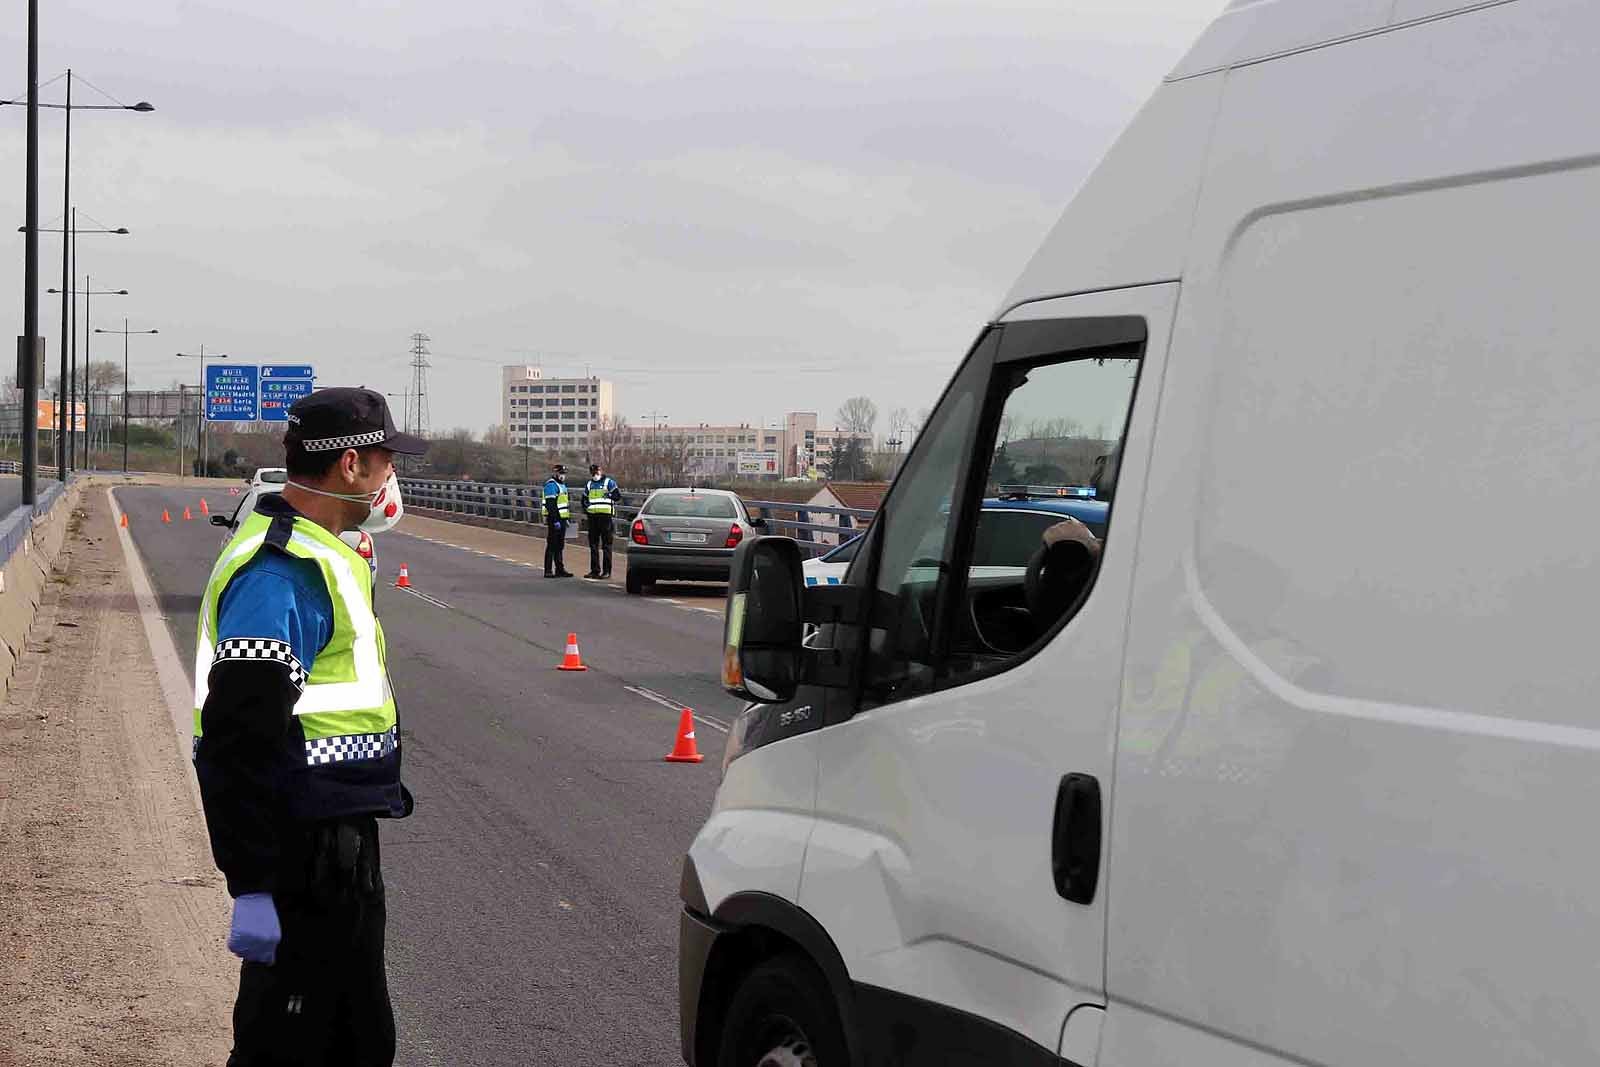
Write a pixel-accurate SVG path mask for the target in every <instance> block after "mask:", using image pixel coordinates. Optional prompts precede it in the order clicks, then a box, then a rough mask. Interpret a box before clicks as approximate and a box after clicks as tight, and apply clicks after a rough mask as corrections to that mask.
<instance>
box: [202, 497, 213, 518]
mask: <svg viewBox="0 0 1600 1067" xmlns="http://www.w3.org/2000/svg"><path fill="white" fill-rule="evenodd" d="M200 514H202V515H209V514H211V509H210V508H209V507H207V506H206V498H205V497H201V498H200Z"/></svg>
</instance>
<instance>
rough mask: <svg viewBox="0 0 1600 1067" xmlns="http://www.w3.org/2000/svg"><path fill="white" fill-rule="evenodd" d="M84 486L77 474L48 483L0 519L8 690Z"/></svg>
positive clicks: (0, 607)
mask: <svg viewBox="0 0 1600 1067" xmlns="http://www.w3.org/2000/svg"><path fill="white" fill-rule="evenodd" d="M84 485H85V480H84V479H81V478H73V479H72V480H71V481H70V482H68V483H67V484H66V485H64V486H63V485H62V484H61V483H60V482H51V483H50V484H49V485H47V486H45V488H44V489H43V490H41V492H40V493H39V499H38V501H37V502H36V503H35V504H34V505H33V506H32V507H29V506H27V505H24V506H22V507H20V508H17V509H16V510H14V511H12V512H11V514H9V515H7V516H6V517H5V518H4V519H0V677H3V678H4V680H5V687H6V689H7V690H8V691H9V690H10V688H11V678H12V676H13V675H14V674H15V672H16V667H17V660H18V659H19V658H21V656H22V653H23V650H24V649H25V648H26V647H27V641H28V631H29V630H30V629H32V627H33V617H34V613H35V612H37V611H38V609H39V601H40V600H41V599H43V597H44V589H45V586H46V585H47V584H48V583H49V582H50V580H51V578H52V577H53V568H54V566H55V561H56V558H57V557H58V556H59V555H60V554H61V546H62V545H64V544H65V543H66V540H67V536H68V534H69V533H70V532H71V530H72V529H73V528H74V527H75V523H74V521H73V515H74V514H75V513H76V512H77V510H78V499H79V496H80V495H81V494H82V492H83V488H84Z"/></svg>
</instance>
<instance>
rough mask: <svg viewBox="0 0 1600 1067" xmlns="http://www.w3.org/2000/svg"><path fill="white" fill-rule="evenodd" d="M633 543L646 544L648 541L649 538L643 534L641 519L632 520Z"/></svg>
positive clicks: (642, 521)
mask: <svg viewBox="0 0 1600 1067" xmlns="http://www.w3.org/2000/svg"><path fill="white" fill-rule="evenodd" d="M633 543H634V544H636V545H648V544H649V543H650V539H649V538H648V537H646V536H645V535H644V520H643V519H634V520H633Z"/></svg>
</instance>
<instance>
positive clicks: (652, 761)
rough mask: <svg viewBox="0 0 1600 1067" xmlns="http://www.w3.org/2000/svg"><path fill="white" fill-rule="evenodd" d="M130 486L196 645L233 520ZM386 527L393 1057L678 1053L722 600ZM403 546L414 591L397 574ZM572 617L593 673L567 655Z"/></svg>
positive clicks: (717, 743) (709, 767) (713, 764)
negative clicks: (408, 810)
mask: <svg viewBox="0 0 1600 1067" xmlns="http://www.w3.org/2000/svg"><path fill="white" fill-rule="evenodd" d="M116 496H117V499H118V502H119V504H120V505H121V506H122V507H123V509H124V510H125V511H126V512H127V513H128V515H129V519H130V529H131V532H132V533H133V536H134V538H135V541H136V542H137V544H138V546H139V550H140V552H141V554H142V555H143V556H144V560H145V564H146V567H147V568H148V570H149V572H150V577H151V581H152V583H153V584H154V586H155V588H156V592H157V594H158V596H159V597H160V598H161V603H162V605H163V610H164V612H165V613H166V615H167V619H168V625H169V626H170V627H171V629H172V632H173V636H174V637H175V639H176V641H177V644H178V648H179V651H180V654H182V655H183V656H184V657H185V662H186V663H192V662H193V650H194V640H195V618H196V613H197V612H198V609H199V601H200V592H201V590H202V588H203V586H204V583H205V580H206V576H207V574H208V573H209V571H210V568H211V564H212V563H213V561H214V559H215V557H216V553H217V550H218V549H219V547H220V544H221V531H220V530H217V529H214V528H213V527H211V526H209V525H207V524H205V523H204V522H203V520H202V518H201V516H200V514H199V511H198V505H199V497H200V493H199V492H198V491H197V490H179V489H166V488H155V487H138V488H119V489H117V490H116ZM209 503H210V504H212V505H215V506H218V507H226V508H227V509H228V510H230V511H231V509H232V507H233V506H234V505H235V504H236V503H237V501H235V500H233V499H231V498H223V499H222V500H217V499H212V500H210V501H209ZM185 505H187V506H189V507H190V508H191V509H193V514H194V515H195V517H196V518H195V520H194V521H190V522H184V521H182V519H181V518H179V516H181V513H182V510H183V508H184V506H185ZM163 508H165V509H167V510H168V511H169V512H170V513H171V514H172V516H173V517H174V519H175V520H177V521H175V522H174V523H172V524H171V525H163V524H162V523H161V521H160V516H161V512H162V509H163ZM435 537H436V538H438V534H437V531H435ZM438 539H440V540H442V538H438ZM377 545H378V553H379V557H380V565H379V583H380V587H379V590H378V601H379V614H380V616H381V618H382V619H383V624H384V629H385V632H386V634H387V635H388V639H389V667H390V672H391V675H392V677H393V680H394V684H395V689H396V692H397V694H398V697H399V701H400V721H401V727H402V730H403V735H404V739H405V772H404V773H405V778H406V783H407V785H408V786H409V788H410V789H411V791H412V792H413V793H414V794H415V795H416V797H417V810H416V814H415V815H414V816H413V817H412V818H411V819H408V820H406V821H404V822H401V823H396V824H392V825H386V826H385V827H384V836H383V851H384V868H385V879H386V882H387V884H388V888H389V941H388V943H389V977H390V984H391V988H392V991H393V997H394V1001H395V1010H396V1016H397V1022H398V1026H399V1032H400V1049H401V1053H400V1058H399V1062H400V1063H403V1064H452V1065H453V1064H464V1063H471V1064H475V1065H483V1067H489V1065H497V1064H505V1065H517V1067H522V1065H526V1064H534V1063H552V1064H556V1063H559V1064H564V1065H565V1064H571V1065H579V1064H597V1065H598V1064H605V1065H607V1067H611V1065H616V1064H661V1065H667V1064H674V1063H678V1062H679V1057H678V1049H677V999H676V998H677V969H676V968H677V956H676V952H677V916H678V902H677V889H678V875H679V869H680V863H681V860H682V856H683V853H684V851H685V849H686V848H687V847H688V844H689V842H690V841H691V839H692V838H693V836H694V834H695V832H696V830H697V829H698V828H699V825H700V823H701V822H702V821H703V820H704V818H705V816H706V814H707V812H708V811H709V809H710V804H711V800H712V795H713V793H714V791H715V789H716V784H717V779H718V773H719V771H718V766H719V762H720V761H719V757H720V755H721V746H722V741H723V736H724V735H723V733H722V732H721V731H720V730H719V729H718V727H719V726H721V727H725V726H726V724H727V722H728V721H729V720H730V719H731V718H732V716H733V715H734V714H735V713H737V711H738V709H739V705H738V704H737V702H735V701H734V700H733V699H732V698H731V697H728V696H727V695H726V694H724V693H723V692H722V690H721V688H720V687H719V686H718V685H717V682H716V669H717V651H718V644H719V642H720V637H721V608H722V600H721V597H720V595H716V594H714V593H713V592H712V591H710V590H708V589H705V588H702V589H698V590H697V589H695V588H694V587H688V586H684V587H678V588H676V589H674V590H672V591H671V594H670V597H649V598H639V597H630V596H627V595H626V594H624V593H623V592H622V591H621V590H620V588H617V587H620V582H617V583H615V586H616V587H610V586H606V585H602V584H599V583H591V582H585V581H582V580H576V579H574V580H568V581H549V580H546V579H545V578H543V577H542V573H541V572H540V570H539V569H538V568H536V567H529V566H523V565H519V564H517V563H514V562H508V561H503V560H500V559H496V558H492V557H489V556H485V555H483V554H481V553H479V552H474V551H471V550H466V549H462V548H455V547H449V546H446V545H443V544H439V543H436V542H435V541H427V540H422V539H419V538H418V537H415V536H408V535H406V534H402V533H400V532H399V531H394V532H391V533H388V534H384V535H382V536H381V537H380V538H378V539H377ZM530 558H531V557H530ZM573 561H574V557H573V555H572V553H571V552H570V550H569V553H568V563H569V565H571V564H572V563H573ZM580 562H581V561H580ZM401 563H405V564H407V566H408V568H409V572H410V578H411V581H412V583H413V585H414V586H415V594H407V593H405V592H402V591H399V590H396V589H393V588H391V586H392V585H393V583H394V580H395V577H396V576H397V574H398V572H399V566H400V564H401ZM620 573H621V571H620V568H619V577H620ZM416 594H420V595H416ZM569 631H576V632H577V633H578V635H579V639H580V645H581V648H582V651H583V657H584V660H585V662H586V663H587V664H588V665H589V667H590V669H589V671H588V672H586V673H582V674H578V673H562V672H558V671H556V670H555V669H554V668H555V666H556V664H557V663H559V662H560V660H561V656H562V652H563V649H564V646H565V641H566V635H567V633H568V632H569ZM678 703H686V704H688V705H689V706H691V707H693V708H694V709H695V711H696V713H697V714H699V715H700V716H702V724H701V726H700V727H699V728H698V729H697V733H698V735H699V739H700V745H701V750H702V751H703V752H704V753H705V754H706V761H705V762H704V763H702V764H699V765H678V764H667V763H663V762H662V760H661V757H662V756H663V755H664V754H665V753H666V752H667V750H668V749H669V748H670V747H671V743H672V741H673V737H674V731H675V727H676V725H677V719H678V711H677V710H676V708H675V707H669V706H666V705H669V704H678Z"/></svg>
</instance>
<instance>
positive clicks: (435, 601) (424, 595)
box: [400, 587, 455, 611]
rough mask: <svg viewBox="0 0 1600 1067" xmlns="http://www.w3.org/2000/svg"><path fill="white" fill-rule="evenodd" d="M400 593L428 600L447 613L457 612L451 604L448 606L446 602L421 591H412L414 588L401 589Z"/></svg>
mask: <svg viewBox="0 0 1600 1067" xmlns="http://www.w3.org/2000/svg"><path fill="white" fill-rule="evenodd" d="M400 592H402V593H410V594H411V595H412V596H414V597H416V598H417V599H418V600H426V601H427V602H428V603H430V604H432V605H433V606H434V607H436V608H443V609H444V610H446V611H454V610H455V609H454V608H452V607H451V606H450V605H449V604H446V603H445V602H444V601H442V600H439V599H437V598H436V597H431V596H429V595H428V594H427V593H423V592H420V591H418V590H416V589H412V588H409V587H408V588H405V589H401V590H400Z"/></svg>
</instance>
